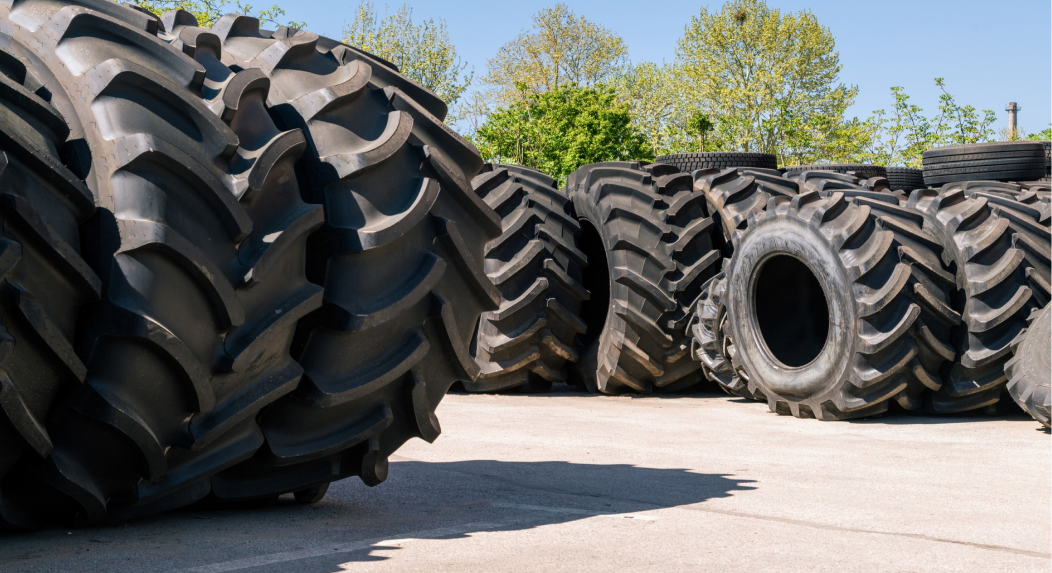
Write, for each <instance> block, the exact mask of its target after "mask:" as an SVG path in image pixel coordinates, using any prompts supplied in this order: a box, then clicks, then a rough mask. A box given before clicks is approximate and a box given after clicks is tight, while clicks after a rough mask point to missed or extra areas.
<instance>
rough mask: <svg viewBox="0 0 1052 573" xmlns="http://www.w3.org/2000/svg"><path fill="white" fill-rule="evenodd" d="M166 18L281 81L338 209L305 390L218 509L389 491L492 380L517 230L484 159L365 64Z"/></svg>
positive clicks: (281, 38) (287, 115) (328, 48)
mask: <svg viewBox="0 0 1052 573" xmlns="http://www.w3.org/2000/svg"><path fill="white" fill-rule="evenodd" d="M164 20H165V23H166V26H167V27H168V28H169V29H171V31H172V34H173V35H174V36H176V37H177V38H180V39H181V41H182V42H183V43H184V45H185V46H187V48H185V49H191V50H197V51H200V50H201V49H202V48H203V47H204V46H206V45H207V46H209V47H211V48H212V49H217V50H220V49H221V52H222V57H221V62H222V64H223V66H224V67H227V68H231V69H242V70H245V72H242V73H253V74H257V75H258V77H260V78H266V79H268V80H269V82H270V88H271V89H270V91H269V95H268V97H267V100H266V107H267V110H268V111H269V113H270V114H271V116H273V117H274V118H275V121H276V122H277V123H278V124H279V125H281V126H282V127H283V128H284V129H299V130H301V131H302V133H303V134H304V136H305V139H306V147H305V150H304V152H303V156H302V158H301V159H300V161H299V162H298V164H297V166H296V175H297V177H298V179H299V181H300V185H301V191H302V194H303V197H304V199H305V200H307V201H308V202H310V203H317V204H321V205H323V206H324V210H325V221H324V226H323V227H322V228H321V230H319V231H318V232H317V233H315V234H314V235H313V236H312V237H311V241H310V243H309V244H308V254H309V256H308V261H307V274H308V277H310V278H311V280H312V281H313V282H316V283H318V284H323V285H324V287H325V290H324V293H325V294H324V304H323V306H322V307H321V308H320V309H318V310H317V311H315V312H313V313H311V314H310V315H308V316H306V317H304V318H303V319H302V320H301V321H300V323H299V325H298V327H297V330H296V335H295V338H294V340H293V347H292V350H293V355H294V356H295V357H296V359H297V361H298V362H299V364H301V365H302V367H303V369H304V376H303V380H302V381H301V382H300V384H299V385H298V387H297V388H296V389H295V391H294V392H293V393H292V394H290V395H288V396H285V397H283V398H281V399H279V400H277V401H275V402H274V403H273V404H271V405H270V406H269V407H268V408H267V409H266V411H265V412H263V413H261V414H260V416H259V417H258V424H259V427H260V429H261V438H262V442H263V443H262V445H261V447H260V448H259V450H258V452H256V453H255V454H254V455H253V456H252V457H251V458H250V459H248V460H246V461H244V462H241V463H240V464H238V465H237V466H235V467H232V468H230V469H227V470H224V471H223V472H221V473H219V474H216V475H214V476H212V478H211V493H212V496H213V497H214V498H217V499H220V500H237V499H252V498H261V497H270V496H274V495H277V494H281V493H285V492H297V491H304V492H307V493H309V491H310V490H311V489H312V488H315V487H317V486H320V485H321V484H325V483H328V482H331V481H333V480H336V479H342V478H345V477H349V476H355V475H356V476H359V477H361V479H362V480H363V481H364V482H365V483H366V484H368V485H376V484H378V483H380V482H382V481H383V480H384V479H385V478H386V476H387V467H388V465H387V459H388V457H389V456H390V455H391V454H392V453H393V452H394V451H395V450H396V449H397V448H398V447H400V446H401V445H402V444H403V443H404V442H405V441H406V440H408V439H410V438H413V437H420V438H423V439H425V440H427V441H433V440H434V439H435V438H436V437H437V436H438V434H439V431H440V429H439V425H438V421H437V419H436V418H435V415H434V412H435V408H436V407H437V406H438V403H439V401H440V400H441V399H442V397H443V396H444V395H445V394H446V392H447V390H448V389H449V387H450V385H451V384H453V383H454V382H455V381H457V380H472V379H474V378H475V376H477V374H478V371H479V369H478V366H477V365H476V363H475V361H474V359H473V357H472V356H471V350H470V345H471V340H472V337H473V334H474V331H475V328H476V326H477V322H478V319H479V316H480V315H481V314H482V312H484V311H486V310H493V309H495V308H497V305H498V303H499V299H500V293H499V291H497V289H496V288H495V287H494V286H493V284H492V282H490V280H489V279H488V278H487V277H486V275H485V272H484V270H483V258H484V253H483V247H484V245H486V244H487V243H488V242H490V241H491V240H492V239H494V238H496V237H497V236H499V234H500V231H501V227H500V219H499V218H498V217H497V215H496V213H495V212H494V211H493V210H492V209H490V208H489V207H488V206H487V205H486V204H485V203H484V202H483V201H482V200H481V199H480V198H479V197H478V196H477V195H475V193H474V192H473V190H472V189H471V179H472V177H474V176H475V175H476V174H477V173H478V171H479V169H480V168H481V167H482V160H481V158H480V157H479V155H478V152H477V151H476V150H475V148H474V147H473V146H471V144H469V143H467V142H466V141H465V140H463V139H462V138H460V137H459V136H457V135H456V134H455V133H453V132H452V131H451V130H450V129H449V128H448V127H446V126H445V125H444V124H443V123H442V118H443V117H444V115H445V112H446V107H445V104H443V103H442V101H441V100H440V99H438V98H437V97H436V96H435V95H434V94H432V93H430V92H428V91H427V90H425V89H423V88H421V87H420V86H418V85H416V84H414V83H412V82H411V81H409V80H408V79H406V78H405V77H403V76H401V75H400V74H399V73H398V72H397V70H395V69H393V68H391V67H389V65H388V64H387V63H385V62H383V61H381V60H379V59H377V58H374V57H372V56H370V55H368V54H365V53H364V52H361V51H358V50H356V49H354V48H351V47H349V46H346V45H343V44H340V43H339V42H335V41H333V40H330V39H327V38H321V37H318V36H317V35H315V34H311V33H308V32H303V31H299V30H293V29H288V28H281V29H279V30H277V31H275V32H268V31H262V30H260V29H259V22H258V20H256V19H254V18H248V17H245V16H236V15H228V16H224V17H222V18H220V19H219V21H217V22H216V23H215V25H214V26H212V27H211V28H210V29H201V28H196V27H194V26H193V24H194V22H193V21H192V18H188V17H187V15H185V13H183V14H180V13H169V14H166V15H165V18H164ZM191 41H193V42H194V43H195V45H196V48H194V47H192V46H191V45H190V43H189V42H191ZM305 495H306V494H305Z"/></svg>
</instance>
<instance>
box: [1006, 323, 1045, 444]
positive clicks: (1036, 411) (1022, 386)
mask: <svg viewBox="0 0 1052 573" xmlns="http://www.w3.org/2000/svg"><path fill="white" fill-rule="evenodd" d="M1027 322H1028V326H1027V328H1025V329H1024V330H1022V331H1020V332H1019V336H1017V337H1016V338H1015V340H1013V341H1012V358H1011V360H1009V361H1008V362H1006V363H1005V374H1007V375H1008V393H1009V394H1010V395H1011V396H1012V399H1013V400H1015V402H1016V404H1019V406H1020V407H1021V408H1023V410H1025V411H1026V413H1027V414H1030V415H1031V416H1033V417H1034V419H1035V420H1037V421H1038V422H1041V425H1042V426H1044V427H1046V428H1049V427H1052V426H1050V424H1049V417H1050V410H1052V392H1050V391H1049V385H1050V384H1052V382H1050V381H1052V358H1050V357H1049V352H1050V350H1049V348H1050V346H1052V307H1050V306H1047V305H1046V306H1045V308H1043V309H1041V310H1040V311H1039V310H1037V309H1034V311H1033V312H1032V313H1031V315H1030V317H1029V319H1028V320H1027Z"/></svg>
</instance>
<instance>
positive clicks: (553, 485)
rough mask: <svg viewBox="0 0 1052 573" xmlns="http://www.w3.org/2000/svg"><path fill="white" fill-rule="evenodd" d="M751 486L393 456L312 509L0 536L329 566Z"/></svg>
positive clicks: (0, 564) (54, 545)
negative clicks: (371, 479) (432, 542)
mask: <svg viewBox="0 0 1052 573" xmlns="http://www.w3.org/2000/svg"><path fill="white" fill-rule="evenodd" d="M755 488H756V485H755V482H752V481H749V480H741V479H734V478H732V477H728V476H726V475H716V474H703V473H694V472H691V471H687V470H683V469H663V468H647V467H637V466H632V465H621V464H616V465H604V464H577V463H569V462H564V461H529V462H526V461H522V462H520V461H496V460H467V461H454V462H438V463H435V462H422V461H415V460H406V459H405V458H399V457H398V456H397V455H396V456H394V457H393V458H392V463H391V471H390V478H389V480H388V481H387V482H385V483H384V484H381V485H380V486H379V487H377V488H366V487H365V486H363V485H362V484H361V482H359V480H357V479H354V478H351V479H347V480H343V481H340V482H336V483H333V484H332V486H331V488H330V490H329V494H328V496H327V497H326V498H325V499H324V500H322V501H321V502H319V503H317V504H315V505H310V506H304V505H298V504H296V503H294V502H293V501H292V500H291V496H288V495H286V496H282V498H280V499H278V500H273V501H271V502H269V503H260V504H256V506H254V507H240V508H236V509H235V508H231V507H214V506H213V507H209V506H207V505H201V504H199V505H197V506H192V507H190V508H187V509H185V510H182V511H177V512H173V513H169V514H162V515H159V516H155V517H151V518H148V519H143V520H140V521H135V522H130V523H127V524H117V525H115V526H110V527H98V528H94V529H80V530H65V529H63V530H45V531H42V532H38V533H35V534H29V535H22V536H16V537H7V538H6V539H0V569H2V570H4V571H5V572H6V571H27V572H29V571H54V570H105V571H112V572H115V573H120V572H123V571H129V572H131V571H135V572H139V571H143V572H145V571H196V572H199V573H204V572H205V571H213V572H216V571H251V572H253V573H260V572H270V571H274V572H277V571H283V572H284V571H295V572H308V573H313V572H326V573H329V572H333V571H340V570H342V569H341V566H344V567H345V566H346V564H348V563H353V562H356V561H357V562H360V561H377V560H385V559H392V558H394V559H397V551H394V552H392V551H391V550H390V549H392V548H394V549H397V547H396V545H403V544H405V543H406V542H411V541H412V540H419V539H449V540H454V539H462V538H466V537H470V536H471V535H472V534H475V533H478V532H482V531H521V530H528V529H533V528H537V527H542V526H545V525H551V524H560V523H567V522H571V521H577V520H582V519H590V518H594V517H605V516H611V517H616V518H618V519H622V518H623V519H643V520H648V519H653V517H649V516H646V515H641V514H642V513H643V512H650V511H653V510H659V509H665V508H671V507H679V506H687V505H692V504H697V503H702V502H704V501H706V500H709V499H716V498H724V497H728V496H731V495H733V494H734V493H735V492H744V491H748V490H752V489H755ZM599 527H600V528H601V527H602V525H600V526H599ZM391 540H399V541H398V543H397V544H392V543H391ZM378 550H383V553H384V554H383V555H378V554H377V551H378ZM132 555H133V556H134V559H132V560H129V557H130V556H132Z"/></svg>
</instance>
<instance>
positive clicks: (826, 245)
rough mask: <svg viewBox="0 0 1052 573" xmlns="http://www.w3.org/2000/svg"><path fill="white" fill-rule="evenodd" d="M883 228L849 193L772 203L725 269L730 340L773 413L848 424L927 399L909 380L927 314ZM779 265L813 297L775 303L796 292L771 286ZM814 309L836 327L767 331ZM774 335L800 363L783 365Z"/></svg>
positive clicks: (809, 325) (806, 326)
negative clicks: (916, 332)
mask: <svg viewBox="0 0 1052 573" xmlns="http://www.w3.org/2000/svg"><path fill="white" fill-rule="evenodd" d="M878 221H879V220H878V219H877V217H875V216H874V215H873V214H872V213H871V211H870V208H869V207H867V206H859V205H856V204H853V203H852V202H851V201H849V200H848V199H846V198H845V197H844V195H843V194H842V193H833V194H831V195H830V196H828V197H825V198H823V197H820V196H819V194H818V193H817V192H813V191H812V192H805V193H801V194H800V195H798V196H796V197H794V198H793V199H784V198H774V199H772V200H771V202H770V204H769V205H768V207H767V209H766V210H765V211H764V212H763V213H760V214H758V215H757V216H756V219H755V221H754V222H752V223H750V224H749V226H748V228H747V229H746V231H745V233H744V234H743V236H742V239H741V241H740V242H739V244H738V246H737V248H736V249H735V254H734V257H733V258H732V259H731V263H730V265H729V268H728V269H727V290H726V292H727V293H728V295H727V302H726V304H727V306H728V308H729V309H730V310H729V316H730V320H729V324H730V332H731V336H732V337H733V339H734V342H735V348H736V356H735V360H736V361H740V363H741V365H742V366H743V367H744V369H745V370H746V371H747V372H748V373H749V382H748V383H749V389H750V391H752V392H753V393H754V394H755V393H756V392H757V391H759V392H762V394H763V395H764V396H766V398H767V402H768V406H769V407H770V409H771V411H773V412H777V413H779V414H792V415H794V416H797V417H814V418H818V419H822V420H843V419H851V418H859V417H864V416H871V415H875V414H879V413H882V412H885V411H886V410H887V408H888V404H889V403H890V402H891V401H897V402H899V403H900V404H901V405H903V406H904V407H911V406H913V405H914V404H915V401H916V400H915V396H916V395H917V393H918V392H919V391H918V389H917V388H916V384H917V383H916V381H915V380H913V379H911V377H910V375H909V374H910V371H911V370H912V369H913V368H914V367H915V366H917V365H919V359H918V358H917V346H916V343H915V342H914V340H913V337H912V329H913V326H914V323H915V322H916V320H917V318H918V316H919V315H920V309H919V307H918V306H917V305H916V304H915V303H914V302H913V299H912V293H911V292H910V289H909V285H910V280H911V273H910V268H909V265H908V264H906V263H905V262H904V261H903V260H902V259H901V258H900V257H899V253H898V250H897V249H896V248H895V237H894V235H893V234H892V233H891V232H890V231H886V230H883V229H882V228H881V226H880V224H879V222H878ZM776 261H778V262H790V263H791V266H794V268H796V269H806V271H803V272H804V273H805V274H806V275H807V276H809V277H810V280H812V281H815V285H816V286H815V287H814V289H812V290H807V291H804V292H803V294H802V298H801V297H793V298H791V299H789V300H778V299H777V298H774V297H784V296H788V295H786V294H785V293H787V292H790V289H792V288H793V287H794V285H792V284H790V283H791V282H792V281H789V282H786V281H782V280H774V281H772V280H770V279H767V278H764V277H766V274H765V273H766V272H767V269H770V268H771V265H774V264H775V262H776ZM761 278H763V280H761ZM755 289H760V290H755ZM764 289H766V290H767V291H771V289H774V290H773V291H771V292H770V293H766V294H765V291H764ZM816 291H817V292H816ZM775 292H777V293H779V294H777V295H775V294H773V293H775ZM818 292H820V293H821V298H819V299H815V298H814V297H815V296H818ZM798 298H799V300H797V299H798ZM761 305H763V307H764V308H765V309H767V310H766V311H764V312H763V313H761V312H758V311H759V309H760V307H761ZM816 305H819V306H816ZM812 306H814V307H815V308H816V309H817V308H819V307H821V308H825V309H826V313H827V318H828V320H827V321H826V320H823V321H822V323H821V324H819V323H818V322H817V319H814V317H809V319H811V320H815V322H814V323H807V324H788V325H785V326H786V327H789V328H790V330H792V331H793V332H788V331H785V330H779V329H768V328H766V327H764V326H763V324H764V322H763V321H764V320H765V319H764V316H766V313H769V312H773V313H774V314H775V315H779V314H787V315H789V316H790V318H791V315H792V314H793V313H794V312H798V311H799V312H803V313H804V314H808V315H810V314H813V313H812V312H810V310H809V309H811V307H812ZM798 309H800V310H798ZM787 310H788V311H789V312H788V313H786V312H785V311H787ZM819 318H820V317H819ZM823 325H824V326H823ZM812 327H814V328H818V329H819V330H812V329H811V328H812ZM823 329H824V330H827V332H826V334H822V330H823ZM796 331H799V332H796ZM764 333H767V334H764ZM768 335H777V336H778V337H779V338H780V339H781V342H782V344H780V347H781V348H782V353H781V356H783V357H786V358H795V359H797V360H796V362H798V363H794V364H792V365H790V364H787V363H786V362H785V361H784V360H783V358H776V356H777V355H776V354H775V353H774V351H772V350H771V348H770V344H771V342H769V340H773V339H769V338H767V336H768ZM823 341H824V342H823ZM809 342H816V343H818V344H817V345H811V346H810V347H808V343H809ZM803 350H808V352H807V353H804V352H803ZM811 354H813V357H812V356H811Z"/></svg>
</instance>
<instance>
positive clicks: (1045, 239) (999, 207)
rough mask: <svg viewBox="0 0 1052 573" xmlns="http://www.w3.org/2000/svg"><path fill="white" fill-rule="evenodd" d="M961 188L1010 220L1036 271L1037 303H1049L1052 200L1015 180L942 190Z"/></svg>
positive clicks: (1015, 241) (1032, 279) (1015, 238)
mask: <svg viewBox="0 0 1052 573" xmlns="http://www.w3.org/2000/svg"><path fill="white" fill-rule="evenodd" d="M958 189H959V190H961V191H963V192H964V194H965V195H966V196H968V197H973V198H982V199H984V200H986V201H987V202H988V204H989V205H990V207H991V208H992V209H994V210H995V211H997V213H998V214H999V215H1001V216H1002V217H1004V218H1005V219H1008V227H1009V229H1010V230H1011V232H1012V243H1013V245H1015V246H1016V247H1017V248H1019V249H1020V250H1021V251H1023V254H1024V255H1025V257H1026V265H1027V266H1028V267H1030V268H1031V269H1032V270H1031V271H1030V273H1029V274H1028V275H1027V278H1028V283H1027V284H1028V286H1029V287H1030V290H1031V291H1032V292H1033V293H1034V296H1035V297H1036V300H1037V304H1038V305H1040V306H1044V305H1046V304H1048V303H1049V298H1050V296H1049V295H1050V291H1052V284H1050V283H1052V263H1050V261H1049V259H1050V258H1052V232H1050V230H1049V209H1048V206H1049V203H1048V202H1047V200H1044V199H1045V198H1043V197H1042V195H1046V197H1047V194H1046V193H1044V192H1041V191H1030V190H1029V189H1026V190H1025V189H1023V188H1022V187H1020V186H1019V185H1015V184H1012V183H998V182H996V181H968V182H964V183H951V184H948V185H944V186H943V187H942V189H941V192H943V193H945V192H947V191H953V190H958Z"/></svg>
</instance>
